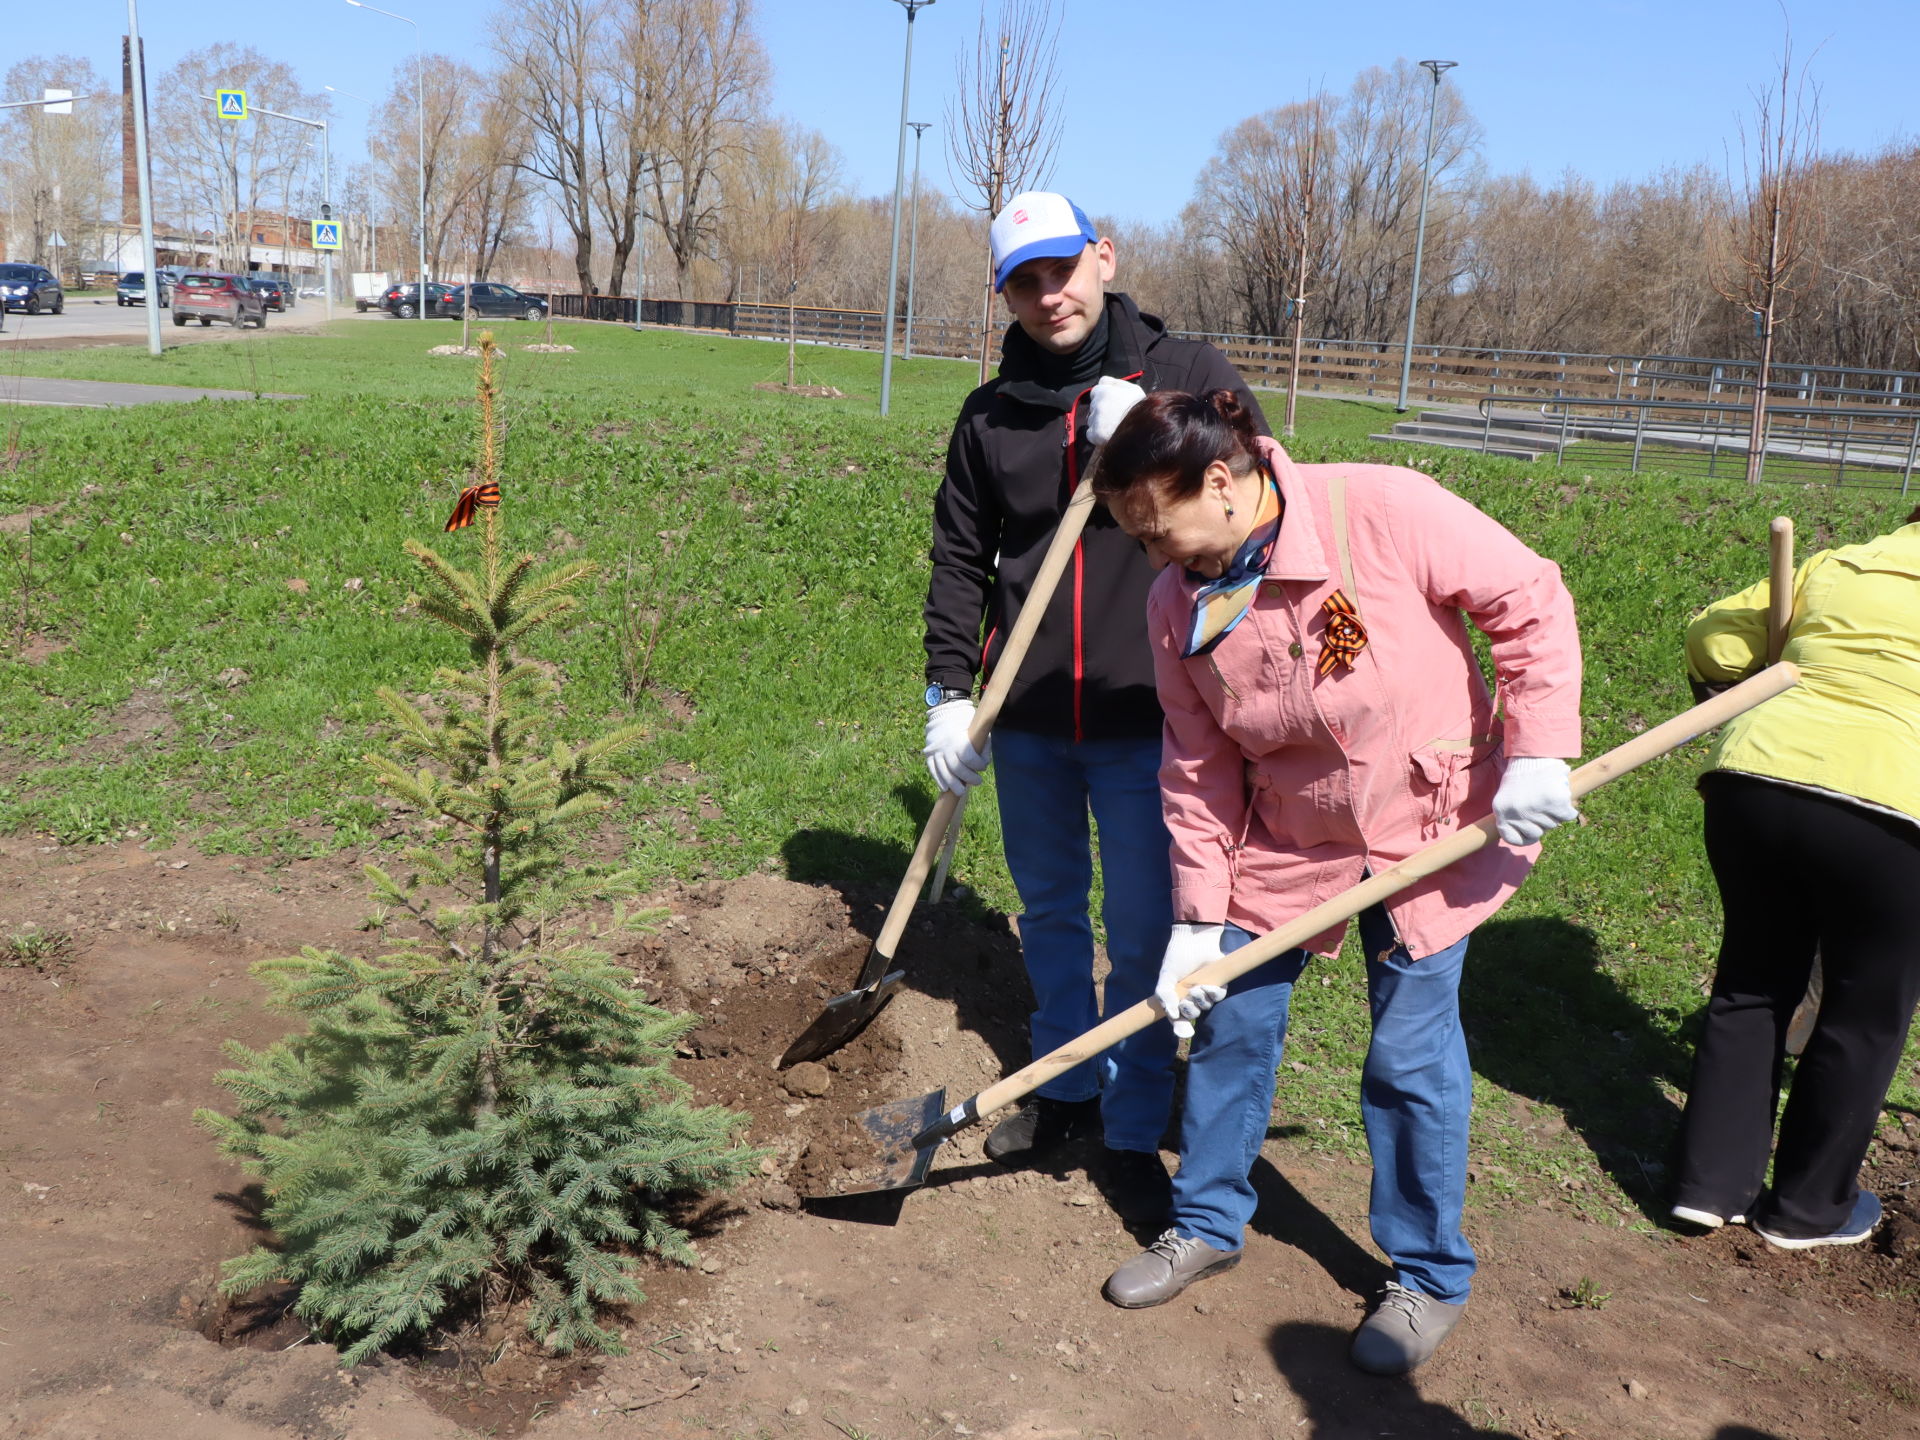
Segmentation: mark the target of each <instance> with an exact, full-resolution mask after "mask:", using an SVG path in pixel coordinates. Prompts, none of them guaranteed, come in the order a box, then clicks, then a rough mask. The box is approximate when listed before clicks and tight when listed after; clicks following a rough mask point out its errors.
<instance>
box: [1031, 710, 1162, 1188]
mask: <svg viewBox="0 0 1920 1440" xmlns="http://www.w3.org/2000/svg"><path fill="white" fill-rule="evenodd" d="M993 766H994V775H995V777H996V780H995V786H996V789H997V790H998V792H999V796H1000V830H1001V835H1002V843H1003V844H1004V846H1005V849H1006V856H1007V869H1008V871H1009V872H1011V874H1012V875H1013V883H1014V885H1015V886H1016V887H1017V888H1018V889H1019V891H1020V904H1021V906H1022V907H1023V908H1024V912H1025V913H1023V914H1022V915H1021V916H1020V948H1021V950H1022V952H1023V954H1024V955H1025V957H1026V962H1027V978H1028V980H1029V981H1031V982H1032V984H1033V996H1034V1002H1035V1008H1034V1012H1033V1022H1032V1029H1031V1035H1032V1043H1033V1053H1034V1055H1035V1056H1036V1057H1038V1056H1041V1055H1044V1054H1046V1053H1047V1052H1048V1051H1049V1050H1053V1049H1055V1048H1057V1047H1058V1046H1060V1045H1064V1044H1065V1043H1066V1042H1067V1041H1069V1040H1072V1039H1074V1038H1075V1037H1076V1036H1079V1035H1081V1034H1084V1033H1085V1032H1086V1031H1088V1030H1091V1029H1092V1028H1093V1027H1094V1026H1095V1025H1097V1024H1099V1023H1100V1020H1101V1019H1102V1014H1101V1007H1100V1002H1099V999H1098V997H1096V996H1095V994H1094V986H1093V922H1092V920H1091V918H1090V917H1089V915H1088V898H1089V896H1090V894H1091V892H1092V887H1093V846H1092V839H1091V836H1090V834H1089V829H1088V825H1087V812H1088V810H1089V808H1091V810H1092V812H1093V818H1094V820H1095V821H1096V822H1097V823H1098V824H1099V827H1100V878H1101V880H1102V882H1103V884H1104V886H1105V900H1104V902H1103V903H1102V905H1101V910H1100V918H1101V919H1102V920H1103V921H1105V922H1106V927H1107V960H1108V963H1109V965H1110V966H1111V969H1110V971H1109V973H1108V975H1107V983H1106V1014H1108V1015H1112V1014H1115V1013H1117V1012H1119V1011H1121V1010H1124V1009H1126V1008H1127V1007H1128V1006H1130V1005H1133V1004H1135V1003H1136V1002H1138V1001H1140V1000H1144V999H1145V998H1146V997H1147V996H1149V995H1151V994H1152V993H1153V984H1154V981H1155V980H1156V979H1158V978H1159V974H1160V960H1161V957H1162V956H1163V955H1164V954H1165V953H1166V948H1167V937H1168V934H1169V932H1170V930H1171V928H1172V925H1173V874H1172V869H1171V866H1170V863H1169V861H1168V858H1167V851H1168V848H1169V841H1168V838H1167V824H1166V821H1165V820H1164V819H1163V818H1162V816H1161V813H1160V741H1159V739H1158V737H1156V738H1154V739H1151V740H1086V741H1081V742H1079V743H1077V744H1076V743H1075V742H1074V741H1071V740H1067V739H1064V738H1055V737H1052V736H1046V735H1034V734H1029V733H1025V732H1022V731H1017V730H1001V731H996V732H995V734H994V737H993ZM1175 1045H1176V1042H1175V1040H1174V1038H1173V1032H1172V1029H1171V1027H1170V1026H1167V1025H1149V1026H1148V1027H1147V1028H1146V1029H1145V1030H1142V1031H1140V1032H1139V1033H1138V1034H1136V1035H1133V1036H1130V1037H1128V1038H1127V1039H1126V1040H1124V1041H1122V1042H1121V1043H1120V1044H1119V1045H1116V1046H1115V1047H1114V1048H1113V1049H1112V1050H1110V1051H1108V1052H1107V1053H1106V1055H1104V1056H1102V1057H1101V1058H1100V1059H1099V1060H1097V1061H1089V1062H1087V1063H1086V1064H1085V1065H1077V1066H1075V1067H1074V1068H1073V1069H1071V1070H1068V1071H1066V1072H1065V1073H1064V1074H1061V1075H1057V1076H1055V1077H1054V1078H1053V1079H1052V1080H1049V1081H1048V1082H1047V1083H1046V1084H1045V1085H1042V1086H1041V1087H1040V1090H1039V1093H1040V1094H1041V1095H1044V1096H1046V1097H1048V1098H1049V1099H1053V1100H1089V1099H1091V1098H1093V1096H1094V1095H1096V1094H1098V1095H1100V1097H1101V1101H1100V1118H1101V1121H1102V1123H1103V1125H1104V1127H1105V1130H1106V1136H1107V1146H1108V1148H1109V1149H1113V1150H1144V1151H1146V1152H1148V1153H1152V1152H1154V1151H1156V1150H1158V1149H1159V1148H1160V1137H1161V1135H1162V1133H1163V1132H1164V1131H1165V1130H1166V1128H1167V1119H1168V1116H1169V1115H1170V1113H1171V1111H1172V1108H1173V1057H1174V1049H1175Z"/></svg>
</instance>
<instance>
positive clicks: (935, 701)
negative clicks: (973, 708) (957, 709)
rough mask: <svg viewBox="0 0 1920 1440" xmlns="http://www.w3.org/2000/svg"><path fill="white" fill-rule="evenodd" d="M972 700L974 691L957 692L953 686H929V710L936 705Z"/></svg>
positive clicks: (936, 684) (937, 684)
mask: <svg viewBox="0 0 1920 1440" xmlns="http://www.w3.org/2000/svg"><path fill="white" fill-rule="evenodd" d="M972 698H973V692H972V691H969V690H956V689H954V688H953V687H952V686H951V685H941V684H939V683H937V682H936V683H935V684H932V685H929V686H927V708H928V709H929V710H931V709H932V708H933V707H934V706H936V705H944V704H946V703H947V701H949V700H971V699H972Z"/></svg>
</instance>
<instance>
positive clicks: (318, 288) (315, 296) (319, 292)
mask: <svg viewBox="0 0 1920 1440" xmlns="http://www.w3.org/2000/svg"><path fill="white" fill-rule="evenodd" d="M300 298H301V299H302V300H324V299H326V298H327V287H326V286H324V285H302V286H301V287H300Z"/></svg>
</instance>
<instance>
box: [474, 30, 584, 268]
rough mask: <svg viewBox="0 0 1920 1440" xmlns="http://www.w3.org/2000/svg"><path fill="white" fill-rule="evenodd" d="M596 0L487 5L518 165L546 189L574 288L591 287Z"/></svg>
mask: <svg viewBox="0 0 1920 1440" xmlns="http://www.w3.org/2000/svg"><path fill="white" fill-rule="evenodd" d="M605 14H606V5H605V3H604V0H507V3H506V4H504V5H503V6H502V7H501V8H500V9H499V10H498V11H496V12H495V14H494V17H493V22H492V43H493V50H494V53H495V55H497V56H498V57H499V59H500V62H501V64H502V65H503V66H504V67H505V68H506V70H507V71H508V72H509V73H510V74H511V76H512V84H511V86H510V87H509V88H508V89H507V91H506V93H507V94H508V95H510V96H511V97H512V98H513V101H514V104H515V105H516V106H517V108H518V109H519V111H520V114H521V116H522V118H523V119H524V121H525V122H526V126H527V133H528V138H529V141H530V143H529V146H528V153H527V158H526V159H525V160H524V161H523V162H522V165H523V168H525V169H526V170H528V171H529V172H531V173H532V174H533V175H535V176H537V177H538V178H540V179H542V180H545V181H546V182H547V183H548V185H550V186H551V187H552V189H553V194H554V198H555V200H556V201H557V204H558V209H559V213H560V218H561V220H562V221H563V222H564V223H565V225H566V227H567V231H568V233H569V235H570V236H571V237H572V240H573V272H574V278H575V279H576V280H577V281H578V283H579V286H580V291H581V293H582V294H589V293H591V292H592V290H593V289H594V283H593V240H594V223H593V221H594V211H593V188H594V184H595V182H596V180H597V178H598V173H599V172H598V166H597V160H596V152H597V150H598V146H599V135H598V131H599V126H600V123H601V112H602V104H601V96H600V95H599V93H598V90H597V78H598V76H599V74H600V70H601V66H600V58H601V54H600V51H601V45H602V21H603V19H604V17H605Z"/></svg>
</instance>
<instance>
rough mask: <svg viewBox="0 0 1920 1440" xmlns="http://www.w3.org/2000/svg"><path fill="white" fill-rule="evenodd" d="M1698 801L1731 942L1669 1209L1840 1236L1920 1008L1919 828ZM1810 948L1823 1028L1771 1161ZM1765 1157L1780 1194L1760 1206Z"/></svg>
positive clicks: (1721, 784) (1697, 1069)
mask: <svg viewBox="0 0 1920 1440" xmlns="http://www.w3.org/2000/svg"><path fill="white" fill-rule="evenodd" d="M1700 788H1701V791H1702V793H1703V795H1704V796H1705V800H1706V842H1707V859H1708V860H1709V861H1710V862H1711V864H1712V865H1713V874H1714V878H1715V879H1716V880H1717V881H1718V882H1719V885H1720V901H1721V906H1722V909H1723V910H1724V912H1725V916H1726V931H1725V936H1724V938H1723V939H1722V941H1721V946H1720V966H1719V969H1718V971H1717V972H1716V973H1715V975H1714V980H1713V995H1712V997H1711V998H1710V999H1709V1000H1708V1001H1707V1012H1706V1029H1705V1031H1704V1032H1703V1033H1702V1035H1701V1037H1700V1048H1699V1051H1698V1053H1697V1054H1696V1055H1695V1057H1694V1069H1693V1086H1692V1089H1691V1090H1690V1091H1689V1093H1688V1096H1687V1112H1686V1118H1685V1120H1684V1121H1683V1122H1682V1125H1681V1136H1680V1167H1679V1187H1678V1190H1677V1192H1676V1194H1675V1197H1674V1198H1675V1202H1676V1203H1678V1204H1681V1205H1687V1206H1691V1207H1693V1208H1694V1209H1699V1210H1707V1211H1711V1212H1713V1213H1715V1214H1718V1215H1735V1214H1740V1213H1745V1214H1746V1215H1748V1216H1749V1217H1752V1218H1754V1219H1757V1220H1759V1221H1760V1222H1761V1223H1762V1224H1763V1225H1765V1227H1766V1228H1767V1229H1768V1230H1770V1231H1772V1232H1773V1233H1774V1234H1777V1235H1783V1236H1790V1237H1793V1238H1796V1239H1810V1238H1812V1237H1814V1236H1819V1235H1830V1234H1832V1233H1833V1232H1834V1231H1836V1230H1838V1229H1839V1228H1840V1227H1841V1226H1842V1225H1843V1224H1844V1223H1845V1221H1846V1219H1847V1216H1848V1214H1849V1213H1850V1212H1851V1210H1852V1209H1853V1204H1854V1201H1855V1200H1856V1199H1857V1198H1858V1195H1859V1172H1860V1162H1861V1161H1862V1160H1864V1159H1865V1158H1866V1153H1867V1146H1868V1144H1869V1143H1871V1141H1872V1139H1873V1131H1874V1126H1875V1124H1876V1123H1877V1121H1878V1120H1879V1117H1880V1107H1881V1105H1882V1103H1883V1102H1884V1101H1885V1100H1886V1098H1887V1087H1888V1085H1890V1084H1891V1083H1892V1081H1893V1073H1894V1069H1895V1067H1896V1066H1897V1065H1898V1064H1899V1063H1900V1053H1901V1049H1902V1047H1903V1046H1904V1045H1905V1043H1906V1036H1907V1025H1908V1022H1909V1021H1910V1020H1911V1019H1912V1017H1913V1009H1914V1003H1915V1000H1916V998H1917V997H1920V825H1913V824H1908V823H1905V822H1902V821H1901V820H1899V819H1897V818H1895V817H1893V816H1889V815H1883V814H1880V813H1877V812H1875V811H1872V810H1868V809H1865V808H1863V807H1861V806H1858V805H1852V804H1849V803H1847V802H1846V801H1844V800H1837V799H1830V798H1828V797H1826V796H1822V795H1817V794H1813V793H1810V792H1808V791H1804V790H1794V789H1791V788H1789V787H1786V786H1781V785H1773V784H1769V783H1768V782H1767V781H1764V780H1756V779H1753V778H1751V777H1749V776H1743V775H1738V774H1733V773H1729V772H1713V773H1710V774H1709V775H1708V776H1707V777H1706V778H1705V779H1704V780H1703V781H1702V782H1701V787H1700ZM1816 948H1817V949H1818V950H1819V951H1820V955H1821V966H1822V969H1823V971H1824V975H1825V981H1824V987H1825V988H1824V995H1823V997H1822V1000H1821V1004H1820V1019H1819V1023H1818V1024H1817V1025H1816V1026H1815V1027H1814V1030H1813V1034H1812V1037H1811V1038H1810V1039H1809V1040H1808V1041H1807V1047H1806V1051H1805V1053H1804V1054H1802V1055H1801V1057H1800V1062H1799V1065H1798V1067H1797V1068H1796V1070H1795V1072H1794V1077H1793V1090H1792V1093H1791V1094H1789V1095H1788V1097H1787V1103H1786V1107H1785V1109H1784V1111H1782V1112H1781V1115H1780V1139H1779V1146H1778V1148H1777V1150H1776V1149H1775V1147H1774V1144H1773V1138H1774V1137H1773V1128H1774V1111H1775V1109H1776V1097H1777V1096H1778V1095H1779V1093H1780V1076H1781V1069H1782V1062H1783V1057H1784V1055H1785V1044H1786V1036H1787V1023H1788V1021H1789V1020H1791V1019H1792V1016H1793V1011H1794V1007H1795V1006H1797V1005H1798V1004H1799V1002H1800V998H1801V996H1802V995H1803V994H1804V993H1805V992H1806V988H1807V978H1808V975H1809V974H1810V972H1811V971H1812V968H1813V956H1814V951H1815V949H1816ZM1770 1152H1771V1153H1772V1154H1773V1159H1774V1169H1773V1189H1772V1191H1771V1192H1770V1193H1768V1194H1767V1195H1765V1196H1762V1195H1761V1193H1760V1189H1761V1183H1762V1181H1763V1180H1764V1179H1765V1176H1766V1169H1767V1156H1768V1154H1769V1153H1770Z"/></svg>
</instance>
